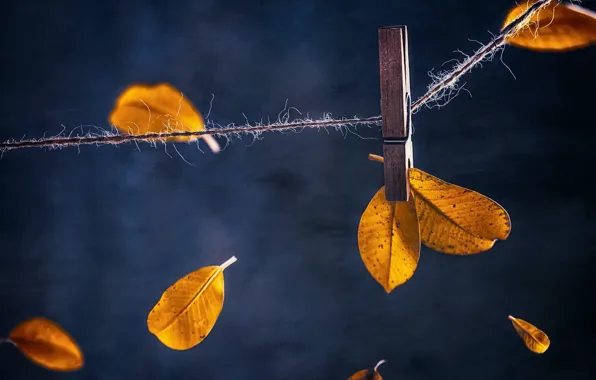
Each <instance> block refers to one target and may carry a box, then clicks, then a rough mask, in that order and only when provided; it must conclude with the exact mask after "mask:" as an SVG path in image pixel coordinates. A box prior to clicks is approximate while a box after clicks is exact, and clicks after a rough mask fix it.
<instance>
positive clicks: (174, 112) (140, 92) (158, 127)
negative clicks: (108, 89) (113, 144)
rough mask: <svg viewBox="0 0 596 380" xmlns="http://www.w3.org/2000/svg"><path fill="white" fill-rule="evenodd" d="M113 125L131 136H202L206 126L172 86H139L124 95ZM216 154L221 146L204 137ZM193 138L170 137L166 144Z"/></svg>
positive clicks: (115, 111)
mask: <svg viewBox="0 0 596 380" xmlns="http://www.w3.org/2000/svg"><path fill="white" fill-rule="evenodd" d="M110 123H111V124H112V125H114V126H115V127H116V128H117V129H118V130H119V131H121V132H123V133H127V134H131V135H143V134H147V133H166V132H199V131H204V130H205V122H204V121H203V117H202V116H201V114H200V113H199V112H198V111H197V110H196V109H195V107H194V106H193V105H192V103H191V102H190V100H188V99H187V98H186V97H184V96H183V95H182V93H181V92H180V91H178V90H177V89H175V88H174V87H172V86H171V85H169V84H166V83H162V84H157V85H155V86H147V85H143V84H135V85H132V86H130V87H129V88H127V89H126V90H124V91H123V92H122V94H120V97H118V100H117V101H116V105H115V106H114V109H113V110H112V113H111V114H110ZM201 137H202V138H203V139H204V140H205V142H206V143H207V145H209V148H211V150H212V151H213V152H216V153H217V152H219V150H220V148H219V144H218V143H217V141H216V140H215V139H214V138H213V137H212V136H210V135H202V136H201ZM196 139H197V138H196V137H192V136H178V137H170V138H168V139H166V141H173V142H188V141H194V140H196Z"/></svg>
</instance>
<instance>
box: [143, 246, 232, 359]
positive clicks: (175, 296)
mask: <svg viewBox="0 0 596 380" xmlns="http://www.w3.org/2000/svg"><path fill="white" fill-rule="evenodd" d="M235 262H236V257H235V256H232V257H231V258H230V259H229V260H228V261H226V262H225V263H223V264H221V265H219V266H207V267H203V268H201V269H199V270H196V271H194V272H192V273H189V274H187V275H186V276H184V277H183V278H181V279H179V280H178V281H176V282H175V283H174V284H173V285H172V286H170V287H169V288H168V289H167V290H166V291H165V292H164V293H163V294H162V296H161V298H160V300H159V301H158V302H157V304H156V305H155V306H154V307H153V309H152V310H151V312H150V313H149V317H148V318H147V327H148V328H149V331H150V332H151V333H152V334H153V335H155V336H156V337H157V338H158V339H159V340H160V341H161V342H162V343H163V344H164V345H165V346H167V347H169V348H171V349H173V350H188V349H191V348H193V347H194V346H196V345H197V344H199V343H201V342H202V341H203V339H205V338H206V337H207V335H209V333H210V332H211V329H212V328H213V326H214V325H215V322H216V321H217V318H218V317H219V314H220V313H221V310H222V308H223V302H224V275H223V271H224V270H225V269H226V268H227V267H228V266H230V265H231V264H233V263H235Z"/></svg>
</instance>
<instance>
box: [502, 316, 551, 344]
mask: <svg viewBox="0 0 596 380" xmlns="http://www.w3.org/2000/svg"><path fill="white" fill-rule="evenodd" d="M508 318H509V320H510V321H511V323H512V324H513V328H515V331H516V332H517V333H518V334H519V336H520V337H521V338H522V340H523V341H524V343H525V344H526V347H528V349H530V351H532V352H535V353H537V354H543V353H545V352H546V350H548V347H549V346H550V339H549V338H548V336H547V335H546V334H545V333H544V332H543V331H542V330H540V329H538V328H536V326H534V325H532V324H530V323H528V322H526V321H524V320H523V319H518V318H514V317H512V316H511V315H510V316H509V317H508Z"/></svg>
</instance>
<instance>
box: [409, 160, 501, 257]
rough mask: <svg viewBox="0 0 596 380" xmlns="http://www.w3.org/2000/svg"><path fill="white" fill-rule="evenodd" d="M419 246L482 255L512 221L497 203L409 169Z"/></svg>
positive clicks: (445, 251)
mask: <svg viewBox="0 0 596 380" xmlns="http://www.w3.org/2000/svg"><path fill="white" fill-rule="evenodd" d="M408 177H409V180H410V188H411V189H412V194H413V195H414V199H415V200H416V212H417V213H418V220H419V221H420V236H421V239H422V243H424V245H426V246H427V247H429V248H432V249H434V250H436V251H439V252H444V253H450V254H459V255H467V254H472V253H479V252H484V251H487V250H489V249H491V248H492V247H493V245H494V244H495V241H496V240H505V239H507V237H508V236H509V232H510V231H511V219H510V218H509V215H508V214H507V211H505V209H504V208H503V207H501V206H500V205H499V204H498V203H497V202H495V201H493V200H492V199H490V198H488V197H485V196H484V195H482V194H479V193H477V192H475V191H472V190H468V189H466V188H463V187H460V186H456V185H453V184H451V183H448V182H445V181H443V180H441V179H439V178H437V177H434V176H432V175H430V174H428V173H425V172H423V171H422V170H419V169H414V168H411V169H409V170H408Z"/></svg>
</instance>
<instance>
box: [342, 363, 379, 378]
mask: <svg viewBox="0 0 596 380" xmlns="http://www.w3.org/2000/svg"><path fill="white" fill-rule="evenodd" d="M383 363H385V360H381V361H379V362H378V363H377V365H376V366H375V368H372V369H363V370H360V371H358V372H356V373H355V374H353V375H352V376H350V378H349V379H348V380H383V378H382V377H381V375H380V374H379V372H378V371H377V369H378V368H379V366H380V365H381V364H383Z"/></svg>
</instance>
